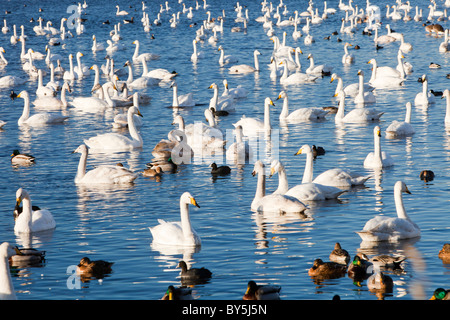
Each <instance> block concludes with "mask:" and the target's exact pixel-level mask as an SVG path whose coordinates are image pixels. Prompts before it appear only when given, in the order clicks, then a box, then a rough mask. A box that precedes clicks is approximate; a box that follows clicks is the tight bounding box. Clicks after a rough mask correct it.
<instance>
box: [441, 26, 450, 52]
mask: <svg viewBox="0 0 450 320" xmlns="http://www.w3.org/2000/svg"><path fill="white" fill-rule="evenodd" d="M448 32H449V31H448V29H445V33H444V41H442V42H441V43H440V44H439V52H447V51H449V50H450V44H449V43H448Z"/></svg>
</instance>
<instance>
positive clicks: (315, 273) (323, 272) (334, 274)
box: [308, 259, 347, 279]
mask: <svg viewBox="0 0 450 320" xmlns="http://www.w3.org/2000/svg"><path fill="white" fill-rule="evenodd" d="M346 271H347V266H345V265H343V264H340V263H337V262H332V261H328V262H323V261H322V259H316V260H314V264H313V266H312V267H311V268H310V269H309V270H308V275H309V276H310V277H314V278H321V279H335V278H340V277H343V276H344V274H345V272H346Z"/></svg>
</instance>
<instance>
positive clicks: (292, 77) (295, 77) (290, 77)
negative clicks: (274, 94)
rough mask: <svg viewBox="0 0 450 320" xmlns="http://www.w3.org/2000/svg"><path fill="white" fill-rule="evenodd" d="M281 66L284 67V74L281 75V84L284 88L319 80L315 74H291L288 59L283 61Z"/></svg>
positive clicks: (298, 72)
mask: <svg viewBox="0 0 450 320" xmlns="http://www.w3.org/2000/svg"><path fill="white" fill-rule="evenodd" d="M280 65H282V66H283V74H282V75H281V78H280V84H282V85H284V86H286V85H293V84H299V83H308V82H314V81H316V80H317V79H318V78H319V77H318V76H317V75H315V74H308V73H302V72H300V71H297V72H294V73H292V74H289V70H288V64H287V60H286V59H284V60H283V61H281V62H280Z"/></svg>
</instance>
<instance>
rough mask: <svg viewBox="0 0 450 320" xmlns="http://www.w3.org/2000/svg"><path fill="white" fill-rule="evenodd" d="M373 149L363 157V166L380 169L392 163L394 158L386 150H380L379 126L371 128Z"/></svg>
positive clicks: (390, 165)
mask: <svg viewBox="0 0 450 320" xmlns="http://www.w3.org/2000/svg"><path fill="white" fill-rule="evenodd" d="M373 136H374V151H373V152H370V153H369V154H368V155H367V156H366V158H365V159H364V168H372V169H377V168H378V169H381V168H388V167H392V166H393V165H394V159H392V157H391V156H390V155H389V154H388V153H387V152H386V151H381V141H380V140H381V129H380V127H379V126H375V127H374V128H373Z"/></svg>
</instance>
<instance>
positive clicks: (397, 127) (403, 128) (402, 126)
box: [386, 102, 416, 138]
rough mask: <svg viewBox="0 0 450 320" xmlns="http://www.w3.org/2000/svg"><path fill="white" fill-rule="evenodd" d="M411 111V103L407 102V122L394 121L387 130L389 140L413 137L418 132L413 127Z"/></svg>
mask: <svg viewBox="0 0 450 320" xmlns="http://www.w3.org/2000/svg"><path fill="white" fill-rule="evenodd" d="M411 109H412V107H411V102H407V103H406V115H405V121H397V120H394V121H393V122H392V123H391V124H390V125H389V126H388V127H387V129H386V137H387V138H399V137H407V136H412V135H413V134H414V133H415V132H416V131H415V130H414V128H413V126H412V125H411Z"/></svg>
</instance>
